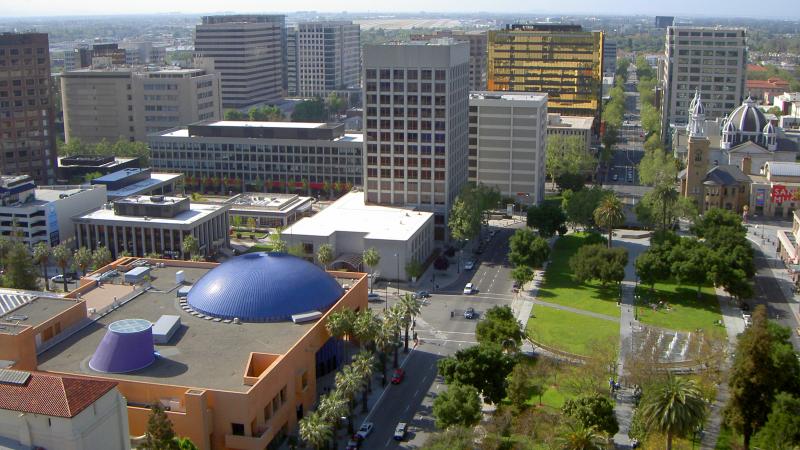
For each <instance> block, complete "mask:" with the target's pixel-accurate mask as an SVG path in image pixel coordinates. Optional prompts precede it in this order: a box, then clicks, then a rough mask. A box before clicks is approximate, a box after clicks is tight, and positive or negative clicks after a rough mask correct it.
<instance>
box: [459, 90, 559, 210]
mask: <svg viewBox="0 0 800 450" xmlns="http://www.w3.org/2000/svg"><path fill="white" fill-rule="evenodd" d="M547 124H548V121H547V94H536V93H532V92H485V91H484V92H470V94H469V167H470V180H472V179H473V177H472V173H473V171H474V173H475V178H474V180H475V181H476V182H478V183H482V184H485V185H487V186H491V187H495V188H497V189H498V190H499V191H500V194H502V195H503V196H504V197H511V198H514V199H515V200H517V201H518V202H520V203H522V204H528V205H530V204H538V203H540V202H541V201H542V200H544V181H545V153H546V150H547Z"/></svg>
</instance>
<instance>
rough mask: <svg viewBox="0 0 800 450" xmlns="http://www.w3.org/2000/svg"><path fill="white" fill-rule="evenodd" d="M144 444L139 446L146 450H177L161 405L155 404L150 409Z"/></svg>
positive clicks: (170, 426) (168, 421)
mask: <svg viewBox="0 0 800 450" xmlns="http://www.w3.org/2000/svg"><path fill="white" fill-rule="evenodd" d="M144 436H145V437H144V443H142V444H141V445H139V448H141V449H147V450H177V449H178V442H177V441H176V440H175V432H174V431H173V430H172V422H170V420H169V418H168V417H167V413H165V412H164V408H163V407H162V406H161V403H158V402H156V403H155V404H154V405H153V406H152V408H151V409H150V418H148V419H147V431H146V432H145V435H144Z"/></svg>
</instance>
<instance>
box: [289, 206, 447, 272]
mask: <svg viewBox="0 0 800 450" xmlns="http://www.w3.org/2000/svg"><path fill="white" fill-rule="evenodd" d="M433 229H434V224H433V214H431V213H428V212H422V211H414V210H410V209H404V208H392V207H386V206H376V205H368V204H365V203H364V193H363V192H351V193H349V194H346V195H345V196H343V197H342V198H340V199H339V200H337V201H336V202H334V203H333V204H332V205H330V206H328V207H327V208H325V209H323V210H322V211H320V212H319V213H317V214H316V215H314V216H311V217H306V218H304V219H302V220H300V221H299V222H297V223H295V224H294V225H292V226H291V227H289V228H287V229H285V230H284V231H283V233H282V234H281V237H282V238H283V239H284V240H285V241H286V243H287V245H289V246H294V245H298V244H300V245H302V246H303V250H304V251H305V253H306V255H308V256H309V257H313V256H314V255H316V253H317V251H318V250H319V247H320V246H321V245H323V244H330V245H331V246H332V247H333V252H334V258H335V260H334V262H332V263H331V264H330V265H329V267H331V268H333V269H336V268H346V269H348V270H354V271H359V270H364V271H368V270H370V268H368V267H366V266H364V265H363V261H362V254H363V253H364V250H366V249H368V248H371V247H374V248H375V249H376V250H377V251H378V253H379V254H380V255H381V259H380V264H379V265H378V267H376V268H372V269H373V270H374V271H375V272H377V273H379V274H380V277H381V278H385V279H389V280H396V279H402V280H406V279H408V276H407V274H406V266H407V265H408V264H409V263H410V262H411V261H416V262H418V263H420V264H423V263H424V262H425V261H426V260H427V259H428V257H429V256H430V255H431V253H433V249H434V240H433Z"/></svg>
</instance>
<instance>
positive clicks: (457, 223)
mask: <svg viewBox="0 0 800 450" xmlns="http://www.w3.org/2000/svg"><path fill="white" fill-rule="evenodd" d="M500 200H501V197H500V191H499V190H497V188H494V187H490V186H486V185H484V184H481V183H478V184H477V185H476V186H471V185H467V186H465V187H464V188H463V189H462V190H461V193H460V194H458V197H456V199H455V201H454V202H453V206H452V207H451V209H450V220H449V222H448V226H449V227H450V233H451V234H452V236H453V239H456V240H466V239H474V238H476V237H477V236H478V234H480V230H481V223H482V221H483V218H484V213H485V212H486V211H489V210H490V209H492V208H495V207H496V206H497V204H498V203H499V202H500Z"/></svg>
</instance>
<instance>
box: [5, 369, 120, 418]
mask: <svg viewBox="0 0 800 450" xmlns="http://www.w3.org/2000/svg"><path fill="white" fill-rule="evenodd" d="M116 385H117V383H114V382H111V381H103V380H93V379H89V378H77V377H60V376H55V375H47V374H42V373H36V372H32V373H31V376H30V378H29V379H28V381H27V382H26V383H25V384H22V385H17V384H9V383H0V409H6V410H10V411H19V412H25V413H31V414H42V415H46V416H53V417H75V416H76V415H78V413H80V412H81V411H83V410H84V409H86V408H87V407H89V405H91V404H92V403H94V402H95V401H97V400H98V399H99V398H100V397H102V396H103V395H105V394H106V393H107V392H108V391H110V390H111V389H114V387H115V386H116Z"/></svg>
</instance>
